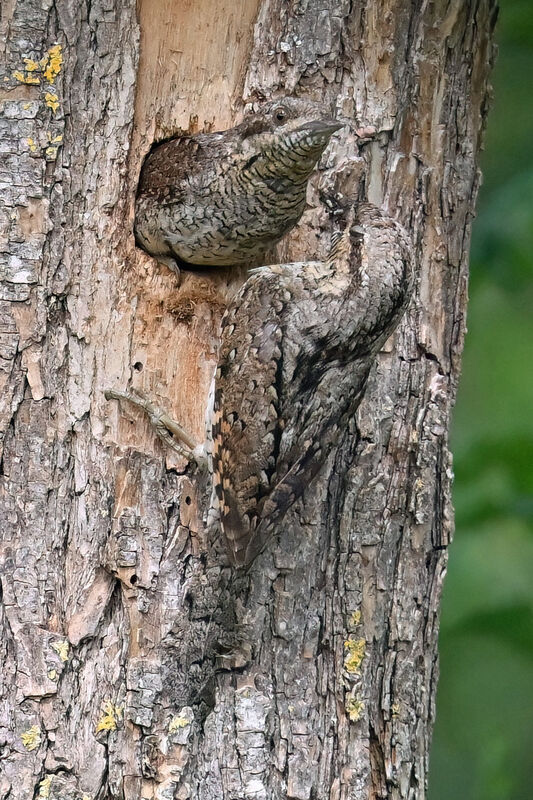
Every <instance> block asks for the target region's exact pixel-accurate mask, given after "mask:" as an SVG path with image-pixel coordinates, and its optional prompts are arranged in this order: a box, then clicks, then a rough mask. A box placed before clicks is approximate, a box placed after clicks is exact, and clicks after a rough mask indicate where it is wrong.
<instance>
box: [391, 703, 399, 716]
mask: <svg viewBox="0 0 533 800" xmlns="http://www.w3.org/2000/svg"><path fill="white" fill-rule="evenodd" d="M391 711H392V716H393V717H399V716H400V704H399V703H393V704H392V706H391Z"/></svg>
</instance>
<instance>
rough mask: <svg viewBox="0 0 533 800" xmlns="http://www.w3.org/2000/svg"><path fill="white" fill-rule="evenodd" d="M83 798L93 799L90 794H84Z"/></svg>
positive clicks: (82, 799) (85, 799)
mask: <svg viewBox="0 0 533 800" xmlns="http://www.w3.org/2000/svg"><path fill="white" fill-rule="evenodd" d="M81 800H93V799H92V797H91V795H90V794H84V795H83V797H82V798H81Z"/></svg>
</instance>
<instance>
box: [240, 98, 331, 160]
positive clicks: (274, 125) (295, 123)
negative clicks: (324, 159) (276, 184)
mask: <svg viewBox="0 0 533 800" xmlns="http://www.w3.org/2000/svg"><path fill="white" fill-rule="evenodd" d="M342 127H343V124H342V123H341V122H339V121H338V120H335V119H333V118H332V117H331V115H330V114H329V113H328V111H327V109H325V108H324V107H323V106H321V105H319V104H318V103H313V102H311V101H309V100H302V99H299V98H295V97H284V98H281V99H279V100H272V101H270V102H268V103H264V104H263V105H262V106H260V107H259V109H258V110H257V111H256V112H254V113H251V114H248V115H247V116H246V117H245V118H244V120H243V122H242V123H241V124H240V126H239V132H240V134H241V137H242V143H243V151H244V152H245V153H246V154H247V155H249V156H250V158H251V159H253V158H254V157H258V158H259V157H261V156H263V157H264V158H265V159H266V160H267V161H270V160H272V161H273V162H275V163H276V165H277V168H278V169H281V170H282V171H285V169H290V170H294V171H296V172H299V173H301V174H302V175H304V174H305V175H308V174H309V173H310V172H311V170H312V169H313V167H314V165H315V164H316V162H317V161H318V159H319V158H320V156H321V155H322V153H323V152H324V150H325V149H326V147H327V145H328V142H329V140H330V137H331V135H332V134H333V133H334V132H335V131H337V130H339V128H342ZM252 163H253V162H252Z"/></svg>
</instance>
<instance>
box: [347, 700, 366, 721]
mask: <svg viewBox="0 0 533 800" xmlns="http://www.w3.org/2000/svg"><path fill="white" fill-rule="evenodd" d="M364 707H365V704H364V703H363V702H361V700H358V699H357V698H356V697H349V698H348V700H347V702H346V713H347V714H348V716H349V718H350V720H351V721H352V722H357V720H358V719H361V714H362V712H363V709H364Z"/></svg>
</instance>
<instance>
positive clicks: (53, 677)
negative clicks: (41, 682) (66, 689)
mask: <svg viewBox="0 0 533 800" xmlns="http://www.w3.org/2000/svg"><path fill="white" fill-rule="evenodd" d="M46 674H47V675H48V678H49V679H50V680H51V681H57V670H55V669H49V670H48V672H47V673H46Z"/></svg>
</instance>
